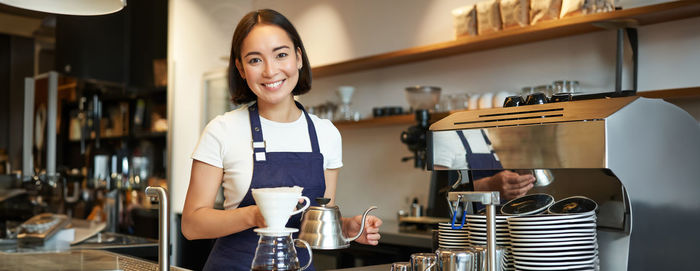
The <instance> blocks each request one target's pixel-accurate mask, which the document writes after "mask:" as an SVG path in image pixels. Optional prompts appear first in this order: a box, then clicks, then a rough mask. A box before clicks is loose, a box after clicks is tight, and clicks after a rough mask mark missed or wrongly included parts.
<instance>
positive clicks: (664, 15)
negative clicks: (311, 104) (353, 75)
mask: <svg viewBox="0 0 700 271" xmlns="http://www.w3.org/2000/svg"><path fill="white" fill-rule="evenodd" d="M698 16H700V1H674V2H667V3H661V4H655V5H649V6H644V7H638V8H631V9H623V10H616V11H613V12H604V13H595V14H588V15H581V16H575V17H567V18H562V19H558V20H552V21H544V22H539V23H537V24H535V25H531V26H527V27H522V28H514V29H508V30H503V31H500V32H496V33H493V34H487V35H480V36H471V37H460V38H458V39H456V40H453V41H447V42H442V43H436V44H431V45H425V46H418V47H413V48H408V49H404V50H399V51H393V52H388V53H383V54H377V55H372V56H367V57H362V58H357V59H351V60H348V61H342V62H338V63H333V64H328V65H321V66H317V67H313V68H312V72H313V75H314V77H315V78H320V77H326V76H333V75H338V74H343V73H349V72H356V71H361V70H367V69H376V68H382V67H388V66H394V65H400V64H406V63H412V62H419V61H424V60H430V59H435V58H441V57H448V56H453V55H458V54H464V53H470V52H477V51H485V50H491V49H495V48H500V47H507V46H514V45H520V44H525V43H529V42H536V41H543V40H548V39H555V38H561V37H568V36H574V35H579V34H585V33H590V32H594V31H602V30H606V25H610V24H611V23H620V22H624V23H632V24H635V23H636V24H638V25H649V24H656V23H663V22H669V21H674V20H680V19H686V18H692V17H698Z"/></svg>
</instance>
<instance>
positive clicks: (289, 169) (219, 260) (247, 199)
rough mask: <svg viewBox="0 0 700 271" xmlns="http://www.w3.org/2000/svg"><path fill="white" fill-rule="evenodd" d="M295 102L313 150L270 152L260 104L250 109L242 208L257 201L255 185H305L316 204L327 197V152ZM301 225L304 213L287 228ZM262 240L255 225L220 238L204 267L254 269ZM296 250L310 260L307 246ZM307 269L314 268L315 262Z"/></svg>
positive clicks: (301, 260) (302, 258)
mask: <svg viewBox="0 0 700 271" xmlns="http://www.w3.org/2000/svg"><path fill="white" fill-rule="evenodd" d="M295 103H296V105H297V107H299V109H301V110H302V111H303V114H304V116H305V117H306V123H307V126H308V130H309V139H310V140H311V152H266V151H265V143H264V140H263V134H262V126H261V125H260V114H259V113H258V107H257V104H253V105H251V106H250V107H249V108H248V112H249V115H250V128H251V133H252V135H253V143H252V145H253V178H252V180H251V183H250V188H249V189H248V192H246V194H245V196H244V197H243V200H242V201H241V204H240V205H239V207H245V206H250V205H254V204H255V200H254V199H253V195H252V193H251V190H250V189H253V188H264V187H279V186H295V185H296V186H301V187H303V188H304V190H303V191H302V195H304V196H306V197H308V198H309V199H311V200H312V202H311V204H312V205H317V203H316V202H315V201H314V200H313V199H315V198H317V197H323V195H324V193H325V191H326V180H325V177H324V175H323V174H324V169H323V155H322V154H321V151H320V150H319V147H318V138H317V137H316V128H315V127H314V124H313V122H312V121H311V118H310V117H309V115H308V114H307V113H306V110H304V107H303V106H302V105H301V104H300V103H298V102H295ZM300 224H301V214H297V215H294V216H292V217H291V218H290V219H289V222H287V227H288V228H297V229H298V228H299V226H300ZM298 235H299V233H294V234H293V237H294V238H297V237H298ZM258 239H259V237H258V235H257V234H256V233H255V232H253V229H252V228H251V229H247V230H245V231H242V232H239V233H234V234H231V235H229V236H225V237H221V238H218V239H217V240H216V243H215V244H214V248H213V249H212V251H211V253H210V254H209V258H208V259H207V263H206V265H205V266H204V270H240V271H242V270H250V268H251V264H252V263H253V257H254V256H255V248H256V247H257V245H258ZM296 249H297V257H298V258H299V264H300V266H304V265H305V264H306V263H307V262H308V261H309V256H308V253H307V251H306V249H305V248H299V247H297V248H296ZM306 270H314V268H313V265H311V266H309V268H308V269H306Z"/></svg>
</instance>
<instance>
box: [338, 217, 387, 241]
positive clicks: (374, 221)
mask: <svg viewBox="0 0 700 271" xmlns="http://www.w3.org/2000/svg"><path fill="white" fill-rule="evenodd" d="M381 225H382V220H381V219H379V218H378V217H376V216H373V215H367V218H366V219H365V229H364V231H363V232H362V235H360V237H359V238H357V239H355V242H358V243H360V244H365V245H373V246H376V245H377V244H379V238H381V236H380V235H379V226H381ZM361 226H362V216H361V215H357V216H354V217H349V218H343V233H344V234H345V237H348V238H349V237H355V235H357V233H358V232H359V231H360V227H361Z"/></svg>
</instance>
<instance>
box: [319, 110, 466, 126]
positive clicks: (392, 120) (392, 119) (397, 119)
mask: <svg viewBox="0 0 700 271" xmlns="http://www.w3.org/2000/svg"><path fill="white" fill-rule="evenodd" d="M454 112H457V111H454ZM451 113H453V112H441V113H431V114H430V122H431V123H433V122H435V121H438V120H440V119H442V118H444V117H447V116H448V115H449V114H451ZM415 123H416V115H414V114H404V115H396V116H386V117H376V118H369V119H363V120H359V121H338V122H334V123H333V125H335V127H337V128H338V129H345V128H371V127H383V126H389V125H399V124H406V125H413V124H415Z"/></svg>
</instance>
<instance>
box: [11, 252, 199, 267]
mask: <svg viewBox="0 0 700 271" xmlns="http://www.w3.org/2000/svg"><path fill="white" fill-rule="evenodd" d="M0 270H158V264H157V263H153V262H149V261H145V260H141V259H137V258H133V257H129V256H124V255H120V254H116V253H112V252H108V251H104V250H70V251H65V252H48V253H2V252H0ZM170 270H171V271H180V270H187V269H184V268H180V267H175V266H171V267H170Z"/></svg>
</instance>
